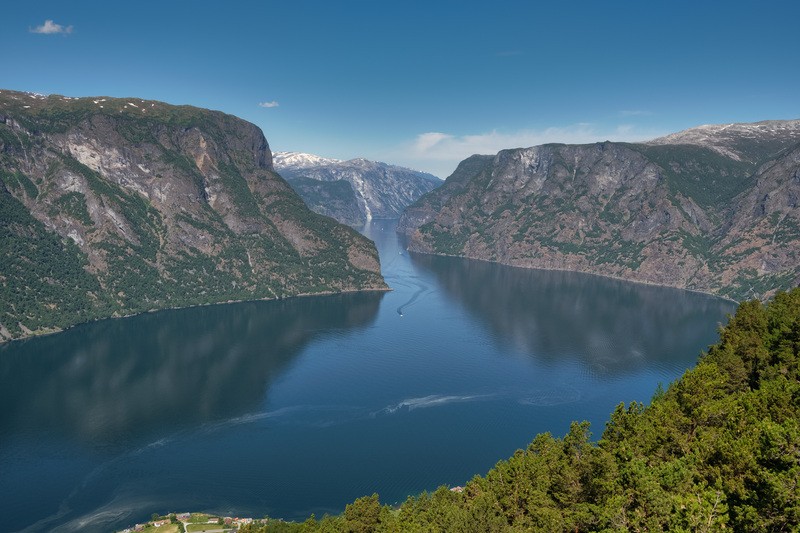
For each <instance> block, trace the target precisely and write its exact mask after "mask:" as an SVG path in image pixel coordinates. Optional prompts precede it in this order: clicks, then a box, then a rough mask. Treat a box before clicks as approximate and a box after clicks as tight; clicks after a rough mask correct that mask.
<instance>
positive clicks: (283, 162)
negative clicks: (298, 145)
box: [272, 152, 342, 169]
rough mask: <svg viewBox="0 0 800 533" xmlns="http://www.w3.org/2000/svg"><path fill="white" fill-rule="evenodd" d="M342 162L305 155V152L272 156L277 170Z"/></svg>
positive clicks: (274, 153) (277, 153) (281, 153)
mask: <svg viewBox="0 0 800 533" xmlns="http://www.w3.org/2000/svg"><path fill="white" fill-rule="evenodd" d="M341 162H342V161H341V160H340V159H331V158H327V157H320V156H318V155H314V154H304V153H303V152H273V154H272V163H273V165H275V168H277V169H284V168H290V169H300V168H308V167H317V166H323V165H331V164H334V163H341Z"/></svg>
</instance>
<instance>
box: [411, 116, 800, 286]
mask: <svg viewBox="0 0 800 533" xmlns="http://www.w3.org/2000/svg"><path fill="white" fill-rule="evenodd" d="M798 198H800V121H771V122H763V123H756V124H734V125H728V126H704V127H701V128H698V129H697V130H687V131H686V132H681V133H679V134H675V135H673V136H669V137H665V138H662V139H656V140H654V141H652V142H650V143H644V144H627V143H611V142H605V143H597V144H592V145H578V146H575V145H544V146H536V147H533V148H525V149H516V150H504V151H501V152H500V153H498V154H497V155H496V156H473V157H471V158H469V159H467V160H465V161H464V162H462V163H461V164H460V165H459V167H458V168H457V169H456V171H455V172H454V173H453V175H452V176H450V177H449V178H448V179H447V181H446V182H445V184H444V185H443V186H442V187H441V188H439V189H437V190H435V191H433V192H432V193H429V194H428V195H426V196H424V197H422V198H421V199H420V200H419V201H417V202H416V203H415V204H412V205H411V206H410V207H409V208H408V209H407V211H406V213H405V215H404V216H403V217H402V218H401V221H400V224H399V226H398V231H400V232H402V233H405V234H406V235H407V236H408V238H409V243H410V244H409V246H410V248H411V249H412V250H417V251H422V252H427V253H441V254H451V255H462V256H466V257H472V258H477V259H485V260H489V261H498V262H501V263H506V264H510V265H516V266H523V267H534V268H547V269H560V270H574V271H581V272H590V273H595V274H601V275H606V276H614V277H620V278H624V279H630V280H634V281H641V282H647V283H656V284H661V285H669V286H675V287H681V288H689V289H695V290H700V291H704V292H710V293H715V294H720V295H725V296H728V297H731V298H735V299H740V298H749V297H759V298H763V297H765V296H767V295H769V294H772V293H773V292H774V291H775V290H776V289H778V288H784V289H785V288H789V287H791V286H794V285H796V284H798V282H800V257H798V254H800V208H798Z"/></svg>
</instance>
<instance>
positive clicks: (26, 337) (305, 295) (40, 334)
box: [0, 285, 394, 346]
mask: <svg viewBox="0 0 800 533" xmlns="http://www.w3.org/2000/svg"><path fill="white" fill-rule="evenodd" d="M393 290H394V289H392V288H391V287H389V286H388V285H387V286H386V288H371V289H352V290H346V291H323V292H312V293H307V292H303V293H299V294H293V295H291V296H278V297H275V298H253V299H247V300H225V301H221V302H209V303H203V304H195V305H182V306H178V307H159V308H157V309H148V310H146V311H140V312H138V313H130V314H127V315H120V316H106V317H100V318H95V319H92V320H87V321H85V322H78V323H77V324H72V325H71V326H68V327H66V328H63V329H55V330H52V331H41V332H32V333H30V334H27V335H23V336H20V337H15V338H13V339H0V346H5V345H7V344H10V343H13V342H19V341H27V340H31V339H36V338H39V337H47V336H49V335H56V334H58V333H64V332H65V331H69V330H71V329H73V328H76V327H78V326H82V325H85V324H92V323H94V322H101V321H103V320H119V319H122V318H131V317H134V316H140V315H144V314H148V313H159V312H161V311H178V310H180V309H194V308H197V307H208V306H212V305H228V304H240V303H247V302H276V301H280V300H289V299H291V298H313V297H315V296H337V295H339V294H356V293H361V292H383V293H386V292H392V291H393Z"/></svg>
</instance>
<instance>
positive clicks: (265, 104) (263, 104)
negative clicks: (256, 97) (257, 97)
mask: <svg viewBox="0 0 800 533" xmlns="http://www.w3.org/2000/svg"><path fill="white" fill-rule="evenodd" d="M279 105H280V104H279V103H278V102H277V100H273V101H271V102H259V103H258V106H259V107H278V106H279Z"/></svg>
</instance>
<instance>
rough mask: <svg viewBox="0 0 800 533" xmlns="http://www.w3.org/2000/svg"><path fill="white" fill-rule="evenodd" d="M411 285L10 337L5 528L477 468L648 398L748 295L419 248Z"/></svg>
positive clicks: (385, 258)
mask: <svg viewBox="0 0 800 533" xmlns="http://www.w3.org/2000/svg"><path fill="white" fill-rule="evenodd" d="M364 231H365V233H366V234H367V235H368V236H369V237H370V238H372V239H374V240H375V241H376V243H377V244H378V247H379V250H380V253H381V261H382V265H383V271H384V276H385V277H386V280H387V282H388V283H389V285H390V286H391V287H392V288H393V289H394V290H393V292H390V293H386V294H382V293H364V294H349V295H340V296H330V297H315V298H297V299H289V300H283V301H274V302H250V303H241V304H230V305H219V306H209V307H200V308H194V309H184V310H174V311H162V312H158V313H152V314H146V315H141V316H137V317H131V318H127V319H121V320H107V321H102V322H96V323H93V324H86V325H82V326H79V327H76V328H73V329H71V330H69V331H67V332H64V333H61V334H58V335H53V336H49V337H43V338H39V339H31V340H28V341H23V342H15V343H11V344H7V345H4V346H2V347H0V383H2V387H0V401H1V404H0V405H2V409H1V410H0V514H2V516H3V529H7V530H12V531H15V530H28V531H51V530H62V531H77V530H81V531H93V530H97V531H109V530H112V529H115V528H117V529H118V528H122V527H125V526H127V525H130V524H133V523H135V522H137V521H142V520H145V519H147V518H148V517H149V516H150V515H151V514H152V513H154V512H157V513H166V512H170V511H177V512H181V511H200V510H205V511H210V512H215V513H222V514H225V515H234V516H235V515H238V516H253V517H261V516H263V515H265V514H269V515H270V516H274V517H283V518H287V519H303V518H305V517H307V516H308V515H309V514H311V513H316V515H317V516H321V515H322V514H324V513H326V512H330V513H338V512H340V511H341V510H342V509H343V508H344V505H345V504H346V503H348V502H349V501H352V500H353V499H355V498H356V497H359V496H362V495H367V494H372V493H373V492H378V493H379V494H380V495H381V499H382V501H384V502H387V503H395V502H399V501H402V500H403V499H405V497H406V496H407V495H408V494H412V493H417V492H420V491H422V490H431V489H434V488H436V487H437V486H438V485H440V484H449V485H458V484H463V483H464V482H465V481H467V480H469V479H470V478H471V477H472V476H473V475H475V474H482V473H485V472H486V471H487V470H488V469H489V468H491V467H492V466H493V465H494V464H495V463H496V462H497V461H498V460H499V459H501V458H504V457H507V456H509V455H510V454H512V453H513V452H514V450H516V449H518V448H524V447H525V446H526V445H527V444H528V443H529V442H530V441H531V440H532V438H533V437H534V436H535V435H536V434H537V433H539V432H544V431H550V432H552V433H553V434H555V435H562V434H564V433H565V432H566V431H567V429H568V427H569V423H570V421H572V420H589V421H590V422H591V424H592V430H593V433H594V436H595V438H599V436H600V434H601V433H602V430H603V428H604V422H605V421H606V419H607V418H608V415H609V413H610V412H611V411H612V410H613V408H614V406H615V405H617V404H618V403H619V402H622V401H624V402H630V401H633V400H637V401H648V400H649V398H650V397H651V396H652V394H653V392H654V391H655V390H656V388H657V385H658V383H663V384H664V385H666V384H667V383H669V382H671V381H673V380H674V379H675V378H677V377H678V376H680V375H681V374H682V373H683V372H684V370H685V369H687V368H689V367H690V366H692V365H693V364H694V363H695V361H696V359H697V356H698V354H699V353H700V351H701V350H702V349H704V348H705V347H706V346H707V345H708V344H710V343H712V342H714V341H715V339H716V336H717V334H716V329H717V326H718V324H719V323H721V322H723V321H724V320H725V315H726V314H727V313H730V312H732V311H733V310H734V306H733V304H731V303H730V302H726V301H723V300H719V299H715V298H712V297H709V296H705V295H701V294H694V293H690V292H685V291H679V290H673V289H666V288H660V287H651V286H645V285H639V284H631V283H625V282H622V281H616V280H610V279H605V278H600V277H596V276H587V275H580V274H573V273H564V272H542V271H534V270H522V269H515V268H510V267H504V266H500V265H494V264H490V263H482V262H475V261H467V260H461V259H456V258H449V257H434V256H424V255H409V254H408V253H407V252H405V251H404V249H403V248H402V246H401V245H400V243H399V242H398V240H397V237H396V235H395V233H394V224H393V223H392V222H389V221H375V222H373V223H372V224H370V225H369V226H368V227H366V228H365V229H364Z"/></svg>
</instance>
